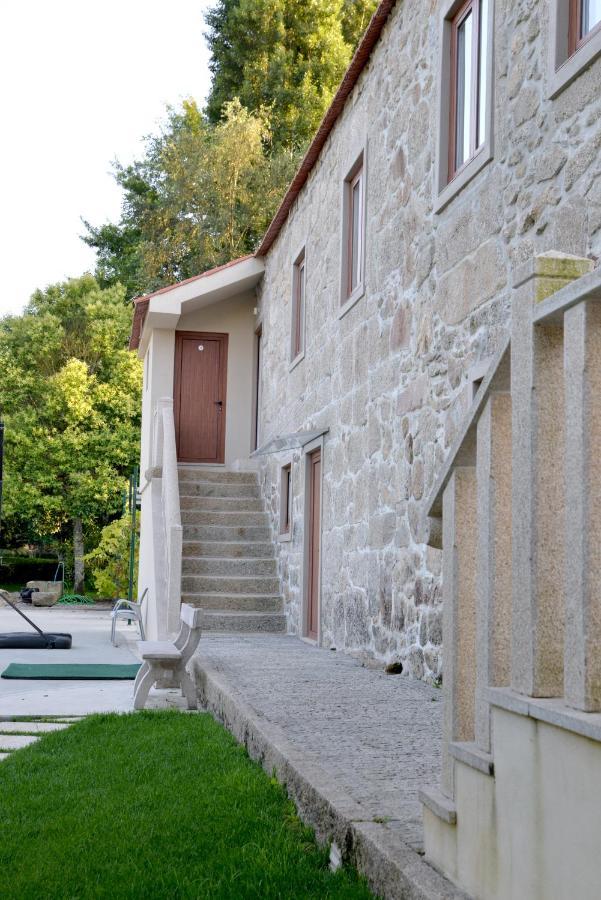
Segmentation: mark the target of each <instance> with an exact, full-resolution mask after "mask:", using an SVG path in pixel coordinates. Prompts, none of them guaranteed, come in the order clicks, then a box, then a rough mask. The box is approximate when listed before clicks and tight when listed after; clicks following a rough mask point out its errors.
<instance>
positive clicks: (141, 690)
mask: <svg viewBox="0 0 601 900" xmlns="http://www.w3.org/2000/svg"><path fill="white" fill-rule="evenodd" d="M156 679H157V675H156V672H154V671H153V670H152V668H151V667H150V666H148V670H147V671H146V672H144V674H143V675H142V677H141V678H140V680H139V681H137V679H136V681H137V685H136V688H135V693H134V709H144V707H145V706H146V701H147V700H148V695H149V693H150V688H151V687H152V686H153V684H154V683H155V681H156Z"/></svg>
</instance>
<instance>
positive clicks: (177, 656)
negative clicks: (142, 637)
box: [134, 603, 202, 709]
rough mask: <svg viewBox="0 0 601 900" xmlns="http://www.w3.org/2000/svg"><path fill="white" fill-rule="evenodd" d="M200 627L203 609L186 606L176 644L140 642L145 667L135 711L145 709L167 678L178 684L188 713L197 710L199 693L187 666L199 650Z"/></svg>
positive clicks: (139, 678) (138, 680) (137, 683)
mask: <svg viewBox="0 0 601 900" xmlns="http://www.w3.org/2000/svg"><path fill="white" fill-rule="evenodd" d="M201 624H202V609H195V607H193V606H190V605H189V604H187V603H183V604H182V608H181V628H180V632H179V634H178V636H177V637H176V639H175V641H138V652H139V653H140V656H141V657H142V660H143V663H142V665H141V666H140V669H139V671H138V674H137V676H136V680H135V683H134V709H144V707H145V705H146V701H147V700H148V694H149V692H150V688H151V687H152V686H153V685H154V684H156V683H157V681H163V680H164V679H166V678H167V679H169V680H173V681H176V682H177V683H178V684H179V686H180V687H181V690H182V695H183V696H184V697H185V698H186V700H187V701H188V709H197V708H198V701H197V699H196V690H195V688H194V683H193V681H192V679H191V678H190V676H189V675H188V672H187V671H186V666H187V665H188V663H189V662H190V659H191V658H192V655H193V653H194V651H195V650H196V648H197V647H198V642H199V641H200V633H201Z"/></svg>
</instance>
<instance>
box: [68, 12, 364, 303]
mask: <svg viewBox="0 0 601 900" xmlns="http://www.w3.org/2000/svg"><path fill="white" fill-rule="evenodd" d="M376 5H377V2H376V0H333V2H332V0H310V2H308V3H307V2H304V3H301V2H299V0H218V2H217V3H216V5H215V7H214V8H213V9H212V10H211V11H210V12H209V13H207V25H208V34H207V39H208V41H209V46H210V48H211V52H212V61H211V69H212V72H213V85H212V89H211V94H210V97H209V100H208V104H207V108H206V110H205V111H203V110H201V109H199V107H198V106H197V104H196V103H195V102H194V101H192V100H187V101H185V102H184V103H183V105H182V107H181V108H178V109H170V110H168V115H167V120H166V122H165V125H164V127H163V129H162V131H161V133H160V134H158V135H155V136H151V137H150V138H148V140H147V145H146V152H145V154H144V156H143V158H142V159H140V160H138V161H137V162H134V163H133V165H130V166H121V165H119V164H117V165H116V167H115V178H116V180H117V182H118V184H119V185H120V186H121V188H122V189H123V206H122V213H121V219H120V221H119V222H118V223H111V224H107V225H101V226H99V227H95V226H93V225H91V224H90V223H88V222H86V223H84V224H85V226H86V230H87V233H86V234H85V236H84V237H83V240H84V241H85V242H86V243H87V244H88V245H89V246H91V247H93V248H94V249H95V250H96V253H97V259H98V268H97V277H98V280H99V283H100V285H101V286H104V287H106V286H107V285H112V284H116V283H117V282H118V283H120V284H122V285H123V286H124V287H125V289H126V295H127V296H128V297H134V296H137V295H140V294H144V293H147V292H149V291H152V290H155V289H157V288H160V287H163V286H165V285H168V284H172V283H173V282H175V281H179V280H182V279H185V278H189V277H191V276H193V275H198V274H199V273H201V272H203V271H206V270H207V269H210V268H212V267H213V266H218V265H220V264H222V263H224V262H228V261H229V260H231V259H234V258H235V257H237V256H241V255H243V254H245V253H252V252H253V251H254V250H255V249H256V247H257V244H258V242H259V240H260V238H261V237H262V235H263V233H264V232H265V230H266V228H267V226H268V224H269V222H270V221H271V219H272V217H273V215H274V213H275V211H276V209H277V207H278V205H279V203H280V201H281V199H282V196H283V194H284V192H285V190H286V187H287V186H288V184H289V182H290V180H291V179H292V177H293V175H294V172H295V170H296V168H297V167H298V164H299V162H300V159H301V157H302V154H303V152H304V150H305V148H306V146H307V143H308V142H309V140H310V139H311V138H312V136H313V134H314V133H315V131H316V129H317V127H318V125H319V122H320V120H321V118H322V116H323V114H324V112H325V110H326V109H327V106H328V104H329V103H330V101H331V99H332V97H333V95H334V92H335V91H336V89H337V87H338V84H339V82H340V79H341V77H342V75H343V73H344V71H345V69H346V67H347V65H348V63H349V61H350V59H351V56H352V54H353V51H354V49H355V46H356V44H357V42H358V40H359V38H360V37H361V34H362V32H363V30H364V29H365V27H366V26H367V23H368V21H369V18H370V16H371V14H372V13H373V11H374V9H375V7H376Z"/></svg>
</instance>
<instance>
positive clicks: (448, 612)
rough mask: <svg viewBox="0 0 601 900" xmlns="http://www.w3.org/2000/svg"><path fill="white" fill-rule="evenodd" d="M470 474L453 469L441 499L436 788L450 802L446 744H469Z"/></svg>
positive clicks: (473, 548) (472, 650) (472, 633)
mask: <svg viewBox="0 0 601 900" xmlns="http://www.w3.org/2000/svg"><path fill="white" fill-rule="evenodd" d="M476 495H477V491H476V469H475V467H473V466H472V467H460V468H456V469H455V470H454V472H453V474H452V476H451V478H450V479H449V482H448V484H447V486H446V488H445V492H444V496H443V564H442V565H443V645H444V647H445V648H446V649H445V671H444V679H443V692H444V713H443V763H442V779H441V788H442V791H443V793H444V794H446V796H447V797H450V798H453V797H454V790H455V784H454V761H453V758H452V757H451V755H450V753H449V744H450V743H452V742H454V741H473V740H474V706H475V690H476V662H475V660H476V553H477V533H476V528H475V521H476V505H477V499H476Z"/></svg>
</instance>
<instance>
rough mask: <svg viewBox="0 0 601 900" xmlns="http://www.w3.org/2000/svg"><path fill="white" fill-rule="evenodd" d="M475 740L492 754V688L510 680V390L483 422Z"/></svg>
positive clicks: (497, 396)
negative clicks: (487, 691)
mask: <svg viewBox="0 0 601 900" xmlns="http://www.w3.org/2000/svg"><path fill="white" fill-rule="evenodd" d="M476 472H477V483H478V574H477V583H476V598H477V610H476V633H477V658H476V741H477V743H478V745H479V746H480V748H481V749H482V750H485V751H486V752H490V707H489V704H488V702H487V701H486V700H485V699H484V697H483V696H482V694H483V692H484V690H485V689H486V688H487V687H489V686H490V687H505V686H509V684H510V680H511V394H510V393H509V392H506V393H492V394H491V395H490V397H489V398H488V401H487V403H486V406H485V407H484V409H483V411H482V414H481V416H480V419H479V421H478V443H477V463H476Z"/></svg>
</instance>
